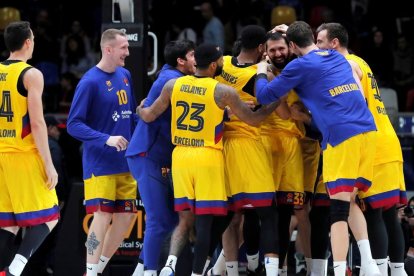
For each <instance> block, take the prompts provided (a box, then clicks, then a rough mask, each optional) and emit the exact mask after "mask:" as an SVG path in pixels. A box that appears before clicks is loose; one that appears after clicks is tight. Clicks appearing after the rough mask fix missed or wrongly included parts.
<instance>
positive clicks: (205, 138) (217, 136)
mask: <svg viewBox="0 0 414 276" xmlns="http://www.w3.org/2000/svg"><path fill="white" fill-rule="evenodd" d="M217 84H218V81H216V80H214V79H212V78H208V77H196V76H184V77H181V78H178V79H176V81H175V84H174V87H173V91H172V95H171V107H172V109H171V110H172V114H171V136H172V143H173V144H174V145H177V146H186V147H210V148H215V149H220V150H221V149H222V148H223V141H222V136H223V115H224V110H223V109H221V108H220V107H218V106H217V104H216V102H215V99H214V93H215V89H216V85H217Z"/></svg>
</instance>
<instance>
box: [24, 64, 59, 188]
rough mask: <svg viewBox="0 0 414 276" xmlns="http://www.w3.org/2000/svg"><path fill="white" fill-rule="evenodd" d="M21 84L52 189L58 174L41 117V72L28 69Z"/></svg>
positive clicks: (31, 125)
mask: <svg viewBox="0 0 414 276" xmlns="http://www.w3.org/2000/svg"><path fill="white" fill-rule="evenodd" d="M23 84H24V87H25V88H26V89H27V91H28V95H27V108H28V110H29V117H30V128H31V130H32V135H33V138H34V140H35V143H36V147H37V149H38V151H39V154H40V156H41V158H42V160H43V163H44V166H45V171H46V175H47V185H48V188H49V189H53V188H54V187H55V186H56V184H57V180H58V174H57V172H56V169H55V167H54V166H53V162H52V157H51V155H50V150H49V142H48V139H47V127H46V123H45V119H44V117H43V105H42V93H43V85H44V82H43V75H42V73H41V72H40V71H39V70H37V69H36V68H32V69H29V70H28V71H26V73H25V74H24V77H23Z"/></svg>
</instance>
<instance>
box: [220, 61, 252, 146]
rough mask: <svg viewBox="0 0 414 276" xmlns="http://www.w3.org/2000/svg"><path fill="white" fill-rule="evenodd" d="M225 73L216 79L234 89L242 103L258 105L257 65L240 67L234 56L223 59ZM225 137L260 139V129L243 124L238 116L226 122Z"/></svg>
mask: <svg viewBox="0 0 414 276" xmlns="http://www.w3.org/2000/svg"><path fill="white" fill-rule="evenodd" d="M223 60H224V62H223V72H222V73H221V75H220V76H217V77H216V79H217V80H218V81H219V82H220V83H223V84H226V85H229V86H231V87H233V88H234V89H235V90H236V91H237V93H238V94H239V96H240V99H241V100H242V101H252V102H254V103H255V104H257V100H256V97H255V95H254V80H255V77H256V70H257V66H256V65H255V64H245V65H240V64H238V63H237V58H236V57H232V56H224V57H223ZM224 125H225V128H224V130H225V132H224V135H225V136H226V137H227V136H230V135H237V136H240V135H241V136H244V137H251V138H254V139H259V137H260V128H259V127H253V126H250V125H248V124H246V123H245V122H242V121H241V120H240V119H239V118H237V116H234V117H232V118H231V120H230V121H229V122H225V124H224Z"/></svg>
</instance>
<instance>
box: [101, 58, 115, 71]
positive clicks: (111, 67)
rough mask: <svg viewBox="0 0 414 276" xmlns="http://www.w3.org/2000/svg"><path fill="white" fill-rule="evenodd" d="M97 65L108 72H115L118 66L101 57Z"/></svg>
mask: <svg viewBox="0 0 414 276" xmlns="http://www.w3.org/2000/svg"><path fill="white" fill-rule="evenodd" d="M96 67H98V68H99V69H101V70H102V71H104V72H106V73H113V72H115V70H116V67H117V66H116V65H113V64H111V63H109V62H106V61H105V60H103V59H101V60H100V61H99V63H98V64H96Z"/></svg>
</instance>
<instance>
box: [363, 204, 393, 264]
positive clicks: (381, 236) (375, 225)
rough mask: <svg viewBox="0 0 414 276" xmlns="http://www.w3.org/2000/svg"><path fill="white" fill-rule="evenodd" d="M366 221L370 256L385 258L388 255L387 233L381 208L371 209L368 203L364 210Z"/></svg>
mask: <svg viewBox="0 0 414 276" xmlns="http://www.w3.org/2000/svg"><path fill="white" fill-rule="evenodd" d="M364 215H365V220H366V221H367V230H368V237H369V243H370V245H371V252H372V258H374V259H386V258H387V256H388V252H387V251H388V235H387V229H386V228H385V223H384V220H383V219H382V208H377V209H373V208H371V206H370V205H369V204H367V208H366V210H365V212H364Z"/></svg>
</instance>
